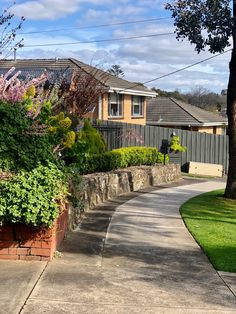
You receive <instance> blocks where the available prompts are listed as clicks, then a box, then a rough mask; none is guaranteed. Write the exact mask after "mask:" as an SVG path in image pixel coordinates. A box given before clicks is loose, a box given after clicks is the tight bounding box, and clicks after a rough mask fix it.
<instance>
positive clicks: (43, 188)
mask: <svg viewBox="0 0 236 314" xmlns="http://www.w3.org/2000/svg"><path fill="white" fill-rule="evenodd" d="M65 182H66V178H65V175H64V173H63V172H62V171H61V170H59V169H58V168H57V167H56V166H55V165H54V164H52V163H49V164H48V165H47V166H43V165H40V164H39V165H38V166H37V167H36V168H35V169H33V170H31V171H28V172H26V171H21V172H19V173H18V174H17V175H15V176H13V177H11V178H10V179H9V180H4V181H0V194H1V198H0V222H1V223H5V222H12V223H24V224H27V225H33V226H36V227H40V226H45V227H50V226H52V224H53V222H54V221H55V219H56V218H57V217H58V215H59V213H60V209H61V208H62V207H63V205H64V204H65V201H66V196H67V195H68V187H67V184H66V183H65Z"/></svg>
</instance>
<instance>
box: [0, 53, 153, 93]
mask: <svg viewBox="0 0 236 314" xmlns="http://www.w3.org/2000/svg"><path fill="white" fill-rule="evenodd" d="M11 67H15V68H16V69H17V70H21V71H22V73H21V75H22V76H27V75H30V76H38V75H39V74H41V73H42V72H43V71H45V70H46V71H47V72H49V73H53V74H54V75H62V74H64V76H67V77H68V76H69V77H71V75H72V73H73V72H74V71H76V72H78V71H81V70H82V71H84V72H86V73H89V74H92V75H94V77H95V78H96V79H97V80H98V81H99V82H101V83H104V85H106V86H107V87H108V88H110V89H118V90H120V92H123V93H127V94H129V91H133V92H137V93H138V92H140V93H144V94H146V93H147V94H148V96H155V95H156V93H155V92H153V91H151V90H150V89H148V88H147V87H145V86H143V85H140V84H137V83H133V82H129V81H126V80H124V79H121V78H118V77H116V76H114V75H111V74H109V73H107V72H105V71H103V70H100V69H97V68H95V67H93V66H91V65H88V64H85V63H83V62H81V61H78V60H76V59H72V58H68V59H56V58H54V59H17V60H16V61H14V60H0V74H2V73H5V72H6V70H7V69H10V68H11Z"/></svg>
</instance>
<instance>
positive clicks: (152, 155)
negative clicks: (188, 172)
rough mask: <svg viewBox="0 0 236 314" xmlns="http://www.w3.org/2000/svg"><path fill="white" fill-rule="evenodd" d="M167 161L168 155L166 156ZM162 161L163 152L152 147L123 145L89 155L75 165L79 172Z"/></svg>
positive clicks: (84, 172)
mask: <svg viewBox="0 0 236 314" xmlns="http://www.w3.org/2000/svg"><path fill="white" fill-rule="evenodd" d="M166 157H167V156H166ZM166 161H168V157H167V158H166ZM157 163H162V164H163V163H164V154H162V153H160V152H158V150H157V149H156V148H153V147H125V148H119V149H114V150H112V151H110V152H106V153H103V154H99V155H92V156H89V157H88V158H87V160H86V162H85V163H84V164H83V165H82V166H80V165H79V164H78V165H77V166H78V168H79V170H80V173H81V174H86V173H93V172H104V171H111V170H115V169H118V168H126V167H130V166H140V165H154V164H157Z"/></svg>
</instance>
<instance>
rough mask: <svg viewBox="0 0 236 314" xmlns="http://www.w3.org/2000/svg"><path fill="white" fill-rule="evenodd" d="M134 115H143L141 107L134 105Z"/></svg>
mask: <svg viewBox="0 0 236 314" xmlns="http://www.w3.org/2000/svg"><path fill="white" fill-rule="evenodd" d="M133 114H136V115H140V114H141V112H140V106H139V105H134V106H133Z"/></svg>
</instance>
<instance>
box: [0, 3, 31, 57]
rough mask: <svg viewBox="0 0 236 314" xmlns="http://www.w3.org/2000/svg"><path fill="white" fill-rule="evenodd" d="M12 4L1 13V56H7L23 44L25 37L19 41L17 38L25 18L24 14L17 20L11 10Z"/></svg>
mask: <svg viewBox="0 0 236 314" xmlns="http://www.w3.org/2000/svg"><path fill="white" fill-rule="evenodd" d="M13 4H15V3H13ZM12 6H13V5H11V6H9V7H8V8H6V9H5V10H4V11H3V12H2V14H1V15H0V58H7V57H8V56H9V55H10V53H11V52H12V51H14V50H15V49H17V48H20V47H22V46H23V44H22V42H23V39H21V40H19V41H17V42H15V40H16V34H17V31H18V30H20V29H21V27H22V23H23V22H24V21H25V18H24V17H23V16H22V17H21V19H20V21H19V22H18V23H17V22H15V21H14V14H13V13H11V12H10V10H11V8H12ZM12 24H14V26H12ZM12 44H13V45H12ZM11 45H12V46H11Z"/></svg>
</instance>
